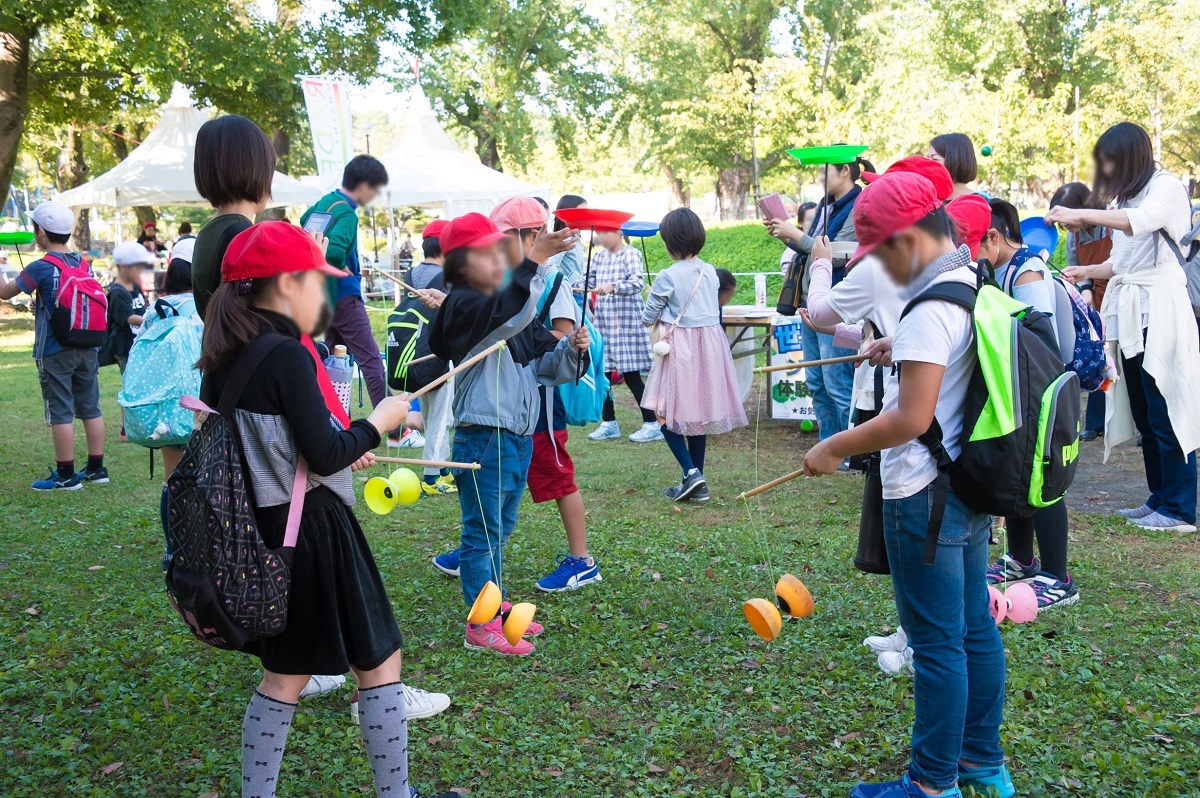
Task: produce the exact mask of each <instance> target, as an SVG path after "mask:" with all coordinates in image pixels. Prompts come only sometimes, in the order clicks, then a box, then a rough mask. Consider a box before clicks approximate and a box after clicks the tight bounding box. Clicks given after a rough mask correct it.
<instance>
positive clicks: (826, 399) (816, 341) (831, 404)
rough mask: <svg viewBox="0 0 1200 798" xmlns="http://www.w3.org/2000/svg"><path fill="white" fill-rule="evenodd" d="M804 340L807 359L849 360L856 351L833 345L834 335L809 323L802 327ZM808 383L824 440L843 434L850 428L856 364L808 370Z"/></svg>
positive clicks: (806, 374)
mask: <svg viewBox="0 0 1200 798" xmlns="http://www.w3.org/2000/svg"><path fill="white" fill-rule="evenodd" d="M801 326H802V330H801V332H800V341H801V344H802V345H803V346H804V359H805V360H816V359H817V358H822V359H824V358H830V357H845V356H846V355H853V354H855V352H854V350H853V349H846V348H845V347H841V346H834V345H833V336H832V335H826V334H825V333H819V332H817V331H816V330H814V329H812V328H811V327H809V326H808V325H807V324H805V325H801ZM804 382H805V384H807V385H808V392H809V394H811V395H812V403H813V412H814V413H815V414H816V416H817V427H818V430H817V432H818V436H819V437H820V439H821V440H825V439H826V438H828V437H830V436H832V435H836V434H837V433H839V432H843V431H844V430H845V429H846V428H847V427H848V426H850V402H851V399H852V398H853V396H854V364H853V363H838V364H837V365H834V366H821V367H820V368H815V369H805V370H804Z"/></svg>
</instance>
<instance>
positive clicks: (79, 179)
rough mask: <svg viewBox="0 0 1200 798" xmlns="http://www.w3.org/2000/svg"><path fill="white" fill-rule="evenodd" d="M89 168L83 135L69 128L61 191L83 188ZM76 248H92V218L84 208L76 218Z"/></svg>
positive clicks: (62, 160) (60, 167) (60, 169)
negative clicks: (84, 153) (84, 151)
mask: <svg viewBox="0 0 1200 798" xmlns="http://www.w3.org/2000/svg"><path fill="white" fill-rule="evenodd" d="M87 175H88V166H87V162H86V161H85V160H84V158H83V133H82V132H81V131H80V130H79V128H77V127H76V126H75V125H68V126H67V143H66V146H65V147H63V149H62V152H61V153H60V154H59V158H58V187H59V190H60V191H65V190H66V189H69V188H75V187H76V186H82V185H83V184H84V183H86V182H87ZM72 238H74V240H75V248H76V249H80V250H84V251H87V250H89V249H91V248H92V229H91V218H90V214H89V213H88V209H87V208H84V209H82V210H81V211H80V212H79V215H78V216H77V217H76V218H75V233H74V234H73V235H72Z"/></svg>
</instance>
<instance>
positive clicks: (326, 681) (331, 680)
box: [300, 675, 346, 698]
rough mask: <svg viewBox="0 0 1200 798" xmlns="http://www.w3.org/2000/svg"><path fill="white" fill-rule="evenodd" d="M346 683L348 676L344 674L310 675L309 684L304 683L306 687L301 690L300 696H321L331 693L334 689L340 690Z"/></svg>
mask: <svg viewBox="0 0 1200 798" xmlns="http://www.w3.org/2000/svg"><path fill="white" fill-rule="evenodd" d="M345 683H346V677H345V676H342V675H338V676H312V677H309V680H308V684H306V685H304V689H303V690H301V691H300V697H301V698H319V697H320V696H323V695H329V694H330V693H332V692H333V691H334V690H340V689H341V688H342V685H344V684H345Z"/></svg>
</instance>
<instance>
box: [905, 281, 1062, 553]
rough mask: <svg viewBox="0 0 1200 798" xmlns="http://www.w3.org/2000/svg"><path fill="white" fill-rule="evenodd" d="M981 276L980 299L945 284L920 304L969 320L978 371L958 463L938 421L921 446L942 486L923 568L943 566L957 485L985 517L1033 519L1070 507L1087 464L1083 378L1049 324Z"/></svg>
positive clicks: (971, 290)
mask: <svg viewBox="0 0 1200 798" xmlns="http://www.w3.org/2000/svg"><path fill="white" fill-rule="evenodd" d="M984 275H985V273H981V274H980V282H981V286H980V287H979V288H978V289H976V288H972V287H971V286H969V285H966V284H964V283H960V282H942V283H938V284H936V285H934V286H932V287H930V288H928V289H926V290H925V291H923V292H922V293H921V294H920V295H918V296H917V297H915V298H914V299H913V300H912V301H911V302H909V303H908V306H907V307H906V308H905V309H904V312H903V313H902V314H901V316H900V318H901V319H903V318H904V317H905V316H907V315H908V314H909V312H911V311H912V309H913V307H914V306H916V305H918V304H920V303H921V302H929V301H932V300H940V301H943V302H950V303H952V304H955V305H958V306H959V307H961V308H963V309H965V310H966V311H968V312H969V313H970V314H971V317H972V320H973V323H974V330H975V348H976V352H977V354H978V361H977V363H976V366H975V371H974V373H972V375H971V381H970V383H969V385H968V387H967V396H966V401H965V403H964V404H963V429H962V447H961V452H960V453H959V456H958V459H957V460H951V459H950V455H949V454H948V453H947V451H946V448H945V446H943V445H942V429H941V426H940V425H939V424H938V422H937V419H936V418H935V419H934V420H933V423H932V424H931V425H930V427H929V429H928V430H927V431H926V432H925V433H924V434H923V435H921V436H920V438H918V440H919V441H920V442H921V443H923V444H924V445H925V446H926V447H927V448H928V449H929V451H930V453H931V454H932V455H933V456H934V459H935V460H936V461H937V464H938V477H937V480H936V482H935V483H934V506H933V509H932V511H931V512H930V515H929V530H928V532H927V534H926V538H925V563H926V564H927V565H932V564H933V562H934V560H935V559H936V557H937V543H938V535H939V533H940V531H941V526H942V516H943V513H944V512H945V509H946V496H947V492H948V490H949V488H950V485H951V484H953V485H954V492H955V494H957V495H958V497H959V498H960V499H962V501H963V503H964V504H966V505H967V506H968V507H970V508H971V509H972V510H974V511H975V512H978V513H986V514H989V515H1002V516H1005V517H1014V518H1028V517H1029V516H1031V515H1033V514H1034V513H1035V512H1037V511H1038V510H1039V509H1041V508H1043V507H1049V506H1050V505H1052V504H1055V503H1057V502H1059V501H1061V500H1062V497H1063V496H1064V495H1065V494H1066V492H1067V488H1069V487H1070V485H1071V481H1072V480H1073V479H1074V478H1075V468H1076V466H1077V465H1078V461H1079V395H1080V387H1079V377H1078V376H1077V375H1076V374H1075V372H1073V371H1068V370H1067V369H1066V368H1065V366H1064V364H1063V361H1062V355H1061V353H1060V351H1059V348H1058V344H1057V342H1056V337H1055V332H1054V326H1053V322H1052V321H1051V320H1050V317H1049V316H1047V315H1046V314H1044V313H1040V312H1038V311H1036V310H1034V309H1033V308H1030V307H1029V306H1027V305H1025V304H1023V303H1021V302H1018V301H1017V300H1015V299H1013V298H1012V297H1010V296H1008V295H1007V294H1005V293H1004V292H1003V291H1002V290H1001V289H1000V287H999V286H997V285H996V284H995V282H994V281H993V280H985V279H984Z"/></svg>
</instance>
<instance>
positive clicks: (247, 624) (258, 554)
mask: <svg viewBox="0 0 1200 798" xmlns="http://www.w3.org/2000/svg"><path fill="white" fill-rule="evenodd" d="M287 340H289V339H288V338H285V337H284V336H282V335H278V334H274V333H271V334H268V335H264V336H262V337H261V338H259V339H258V340H256V341H255V342H254V343H252V344H250V346H249V347H247V348H246V350H245V351H244V352H243V353H242V355H241V356H240V357H239V358H238V360H237V362H236V363H235V364H234V367H233V369H232V370H231V372H230V375H229V381H228V382H227V383H226V384H225V388H224V390H223V391H222V392H221V399H220V402H219V403H218V404H217V409H216V410H215V411H214V410H212V409H211V408H209V407H207V406H205V405H204V404H202V403H201V402H200V401H199V400H198V399H194V398H192V397H185V399H184V401H183V402H181V404H183V405H184V406H185V407H187V408H188V409H195V410H201V411H204V412H207V413H208V417H207V418H206V419H205V420H204V423H203V424H202V425H201V426H200V428H199V429H197V430H196V432H195V433H194V434H193V435H192V437H191V440H190V441H188V445H187V448H186V449H185V450H184V454H183V458H182V459H181V460H180V462H179V466H178V467H177V468H176V469H175V471H174V472H173V473H172V474H171V477H170V479H168V480H167V538H168V540H169V541H170V544H171V551H172V552H173V554H172V556H171V562H170V564H169V565H168V566H167V575H166V579H167V595H168V597H169V598H170V600H171V604H172V605H173V606H174V607H175V609H176V610H177V611H178V612H179V614H180V616H182V618H183V620H184V622H185V623H187V625H188V628H189V629H191V630H192V633H193V634H195V635H196V637H198V638H200V639H201V640H202V641H204V642H205V643H208V644H209V645H211V646H215V647H217V648H223V649H230V650H233V649H240V648H242V647H243V646H245V645H246V643H248V642H250V641H253V640H259V639H261V638H264V637H272V636H274V635H277V634H279V633H280V632H282V631H283V630H284V628H285V627H286V626H287V609H288V588H289V586H290V583H291V573H290V564H291V555H292V552H293V551H294V550H295V547H296V537H297V534H298V532H299V528H300V513H301V510H302V509H303V506H304V490H305V487H306V482H307V478H308V469H307V466H306V464H305V462H304V459H303V458H301V459H300V461H299V463H298V466H297V468H296V481H295V483H294V485H293V491H292V503H291V507H290V508H289V510H288V520H287V535H286V537H285V539H284V545H283V547H282V548H281V549H279V550H274V549H271V548H269V547H268V546H267V545H266V543H264V542H263V539H262V536H261V535H260V534H259V531H258V524H257V523H256V521H255V519H254V507H253V504H252V501H251V492H250V486H249V484H248V482H247V479H246V477H247V470H246V465H245V461H244V459H243V458H242V446H241V441H240V439H239V437H238V431H237V424H236V421H235V412H236V408H237V402H238V399H239V398H240V397H241V394H242V391H243V390H245V388H246V383H247V382H248V381H249V380H250V376H251V375H252V374H253V373H254V372H255V370H256V369H257V368H258V367H259V366H260V365H261V364H262V362H263V360H265V359H266V357H267V356H268V355H269V354H270V353H271V352H272V351H273V350H274V349H275V348H276V347H278V346H279V345H280V344H282V343H284V342H285V341H287Z"/></svg>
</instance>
